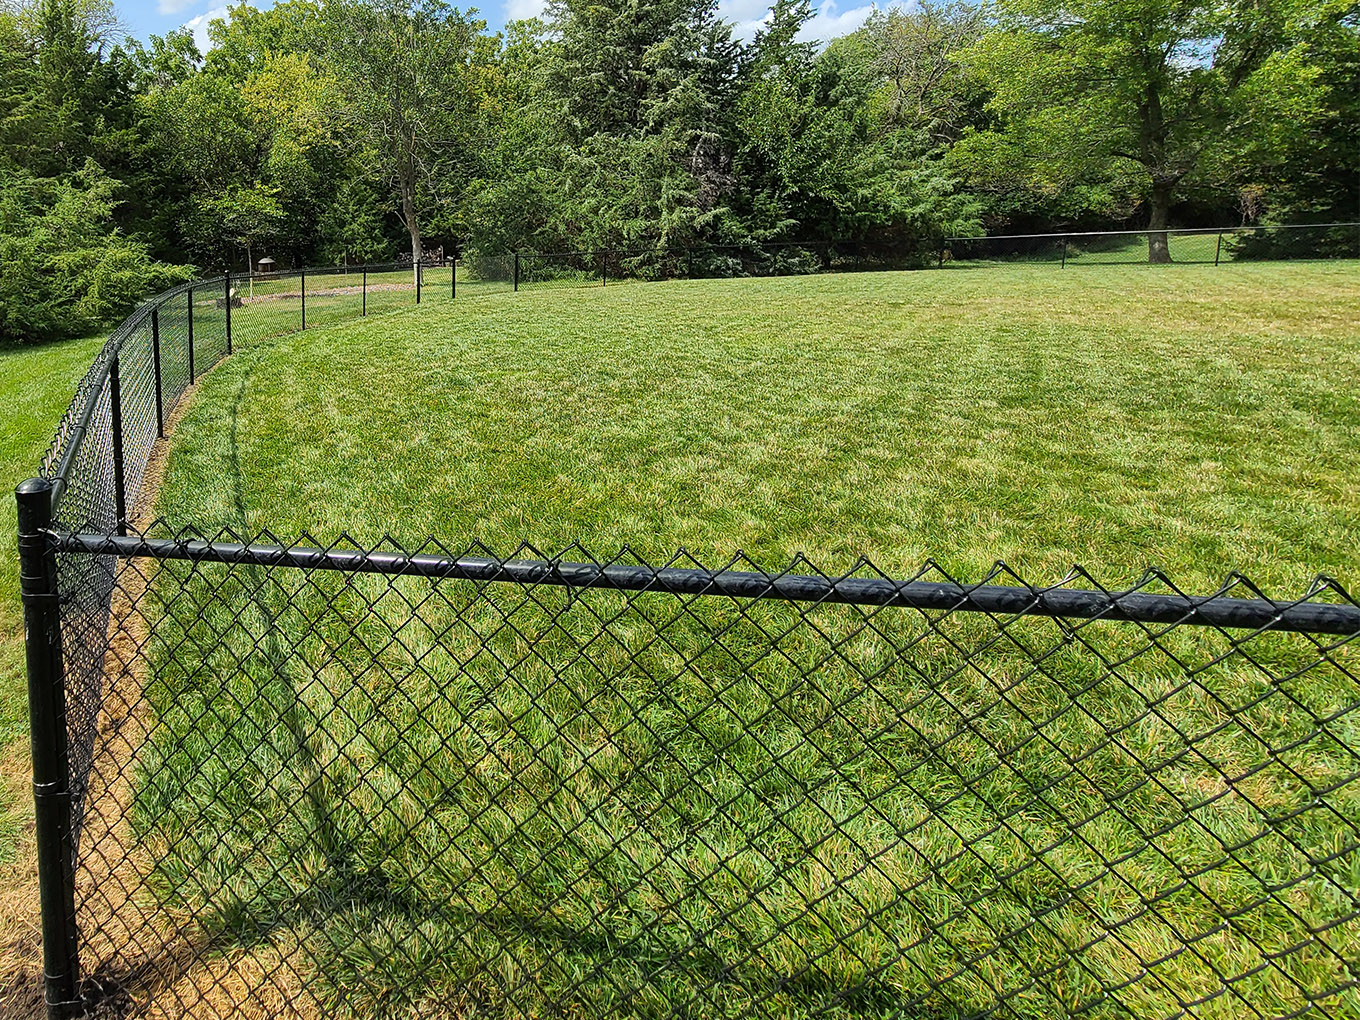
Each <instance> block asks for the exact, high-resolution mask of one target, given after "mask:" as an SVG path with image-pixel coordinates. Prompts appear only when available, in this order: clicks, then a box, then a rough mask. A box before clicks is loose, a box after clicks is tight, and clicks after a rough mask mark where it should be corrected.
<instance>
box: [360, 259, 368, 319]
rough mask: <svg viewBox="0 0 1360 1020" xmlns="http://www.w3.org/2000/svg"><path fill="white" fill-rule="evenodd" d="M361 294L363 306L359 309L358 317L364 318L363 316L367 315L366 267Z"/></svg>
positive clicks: (365, 268)
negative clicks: (362, 295)
mask: <svg viewBox="0 0 1360 1020" xmlns="http://www.w3.org/2000/svg"><path fill="white" fill-rule="evenodd" d="M363 293H364V303H363V305H362V306H361V307H360V308H359V316H360V318H362V317H363V316H365V315H367V314H368V266H364V282H363Z"/></svg>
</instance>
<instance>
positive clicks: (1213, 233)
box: [939, 223, 1360, 266]
mask: <svg viewBox="0 0 1360 1020" xmlns="http://www.w3.org/2000/svg"><path fill="white" fill-rule="evenodd" d="M1164 233H1165V240H1166V247H1167V254H1168V258H1169V259H1170V261H1172V262H1177V263H1181V264H1187V265H1224V264H1227V263H1231V262H1256V261H1268V260H1297V259H1346V258H1349V259H1354V258H1360V224H1355V223H1331V224H1320V225H1316V226H1313V225H1289V226H1277V227H1238V228H1233V229H1224V230H1219V229H1183V230H1167V231H1165V232H1164ZM1152 237H1153V235H1152V234H1151V233H1150V232H1149V231H1146V230H1143V231H1133V230H1130V231H1112V232H1101V233H1073V234H1017V235H1012V236H992V237H950V238H946V239H945V240H944V242H943V246H942V247H941V249H940V252H939V262H940V264H941V265H954V264H957V265H961V266H966V265H970V264H987V263H1052V264H1053V265H1055V266H1057V265H1060V266H1087V265H1135V264H1139V263H1142V264H1147V262H1148V256H1149V247H1150V242H1151V239H1152Z"/></svg>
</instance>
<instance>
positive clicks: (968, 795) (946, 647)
mask: <svg viewBox="0 0 1360 1020" xmlns="http://www.w3.org/2000/svg"><path fill="white" fill-rule="evenodd" d="M824 254H825V253H814V255H815V257H816V259H817V260H818V261H821V260H822V259H823V256H824ZM622 257H623V256H622V255H621V256H620V258H622ZM779 257H780V259H782V260H783V263H782V264H783V265H785V266H787V265H788V264H789V261H790V260H791V259H794V258H801V257H802V256H801V255H798V254H796V253H795V252H793V251H784V252H781V253H780V256H779ZM841 257H845V258H849V257H850V256H849V255H840V254H838V255H835V256H834V257H833V259H832V264H833V265H834V264H835V258H841ZM527 261H529V260H526V259H524V258H523V257H513V256H512V257H508V258H505V259H500V260H499V261H498V260H495V259H488V260H484V261H481V262H478V261H476V260H466V261H465V263H464V265H463V266H460V267H459V268H458V270H457V275H455V270H454V268H453V267H452V266H440V267H431V266H427V267H423V269H422V268H417V269H413V268H412V267H410V266H404V267H402V266H386V267H358V268H348V269H336V270H326V271H312V270H308V271H306V272H305V273H297V274H271V275H270V276H261V275H256V276H254V277H250V278H232V279H226V278H222V279H218V280H208V281H200V282H197V283H195V284H193V285H186V286H184V287H180V288H177V289H175V290H173V291H170V292H168V293H167V294H164V295H161V296H159V297H157V298H156V299H154V300H153V301H151V302H148V303H147V304H146V305H145V306H143V307H142V308H140V309H138V311H137V312H136V313H135V314H134V315H133V316H132V317H131V318H130V319H129V320H128V321H127V322H126V323H124V325H123V326H122V327H120V329H119V330H118V331H117V332H116V333H115V334H114V336H113V337H112V338H111V339H110V341H109V343H108V344H107V345H106V346H105V348H104V349H103V351H102V352H101V354H100V355H99V357H98V359H97V360H96V363H95V365H94V366H93V367H92V369H91V371H90V373H89V375H88V376H87V377H86V379H85V380H84V382H83V383H82V384H81V387H80V389H79V391H78V393H77V396H76V399H75V401H74V403H73V404H72V408H71V410H70V411H69V412H68V414H67V415H66V417H65V418H64V419H63V421H62V423H61V426H60V428H59V430H58V433H57V437H56V439H55V440H54V444H53V447H52V449H51V451H50V453H49V455H48V457H47V458H46V460H45V462H44V469H43V477H42V478H40V479H36V480H34V481H32V482H29V483H25V485H24V486H22V487H21V491H20V528H19V534H20V551H21V569H22V572H23V591H24V601H25V620H26V628H27V635H28V664H29V675H30V708H31V718H32V726H33V736H34V781H35V790H36V803H37V842H38V852H39V870H40V879H41V885H42V900H43V911H42V923H43V944H44V953H45V970H46V974H47V1001H48V1004H49V1012H50V1014H51V1015H52V1016H67V1015H75V1014H78V1013H82V1012H87V1013H94V1014H97V1015H104V1016H158V1017H160V1016H178V1015H193V1016H199V1015H204V1016H221V1017H227V1016H237V1015H261V1016H264V1015H268V1016H277V1015H305V1016H312V1015H316V1016H321V1015H326V1016H330V1015H348V1016H364V1017H369V1016H411V1015H441V1016H484V1015H486V1016H545V1015H551V1016H577V1015H580V1016H610V1017H614V1016H619V1017H622V1016H667V1017H682V1016H704V1017H707V1016H720V1017H733V1018H736V1017H746V1016H750V1015H760V1016H781V1017H802V1016H847V1017H848V1016H873V1017H878V1016H894V1017H898V1016H901V1017H915V1016H921V1017H926V1016H929V1017H934V1016H959V1017H965V1016H966V1017H985V1016H992V1015H997V1016H1017V1017H1026V1018H1028V1017H1049V1016H1092V1017H1103V1016H1109V1017H1124V1016H1136V1017H1178V1016H1193V1017H1204V1018H1207V1017H1240V1016H1252V1017H1280V1018H1283V1017H1293V1016H1301V1015H1317V1016H1322V1017H1355V1016H1360V989H1357V987H1356V983H1357V968H1358V967H1360V783H1357V781H1356V780H1357V778H1360V711H1357V710H1360V670H1358V669H1357V666H1358V665H1360V656H1358V655H1357V648H1358V647H1360V641H1358V640H1357V635H1360V608H1358V607H1357V606H1356V604H1355V601H1354V600H1353V599H1352V598H1351V596H1350V595H1349V594H1347V592H1346V591H1345V590H1344V589H1342V588H1341V587H1340V585H1338V584H1337V583H1335V582H1333V581H1330V580H1327V579H1324V578H1320V579H1319V580H1318V581H1317V582H1316V584H1314V585H1313V586H1312V587H1311V588H1310V589H1309V590H1308V591H1307V592H1305V593H1304V594H1303V596H1302V597H1300V598H1298V599H1296V600H1290V601H1279V600H1273V599H1271V598H1269V597H1267V595H1266V594H1265V593H1263V592H1260V591H1258V590H1256V589H1255V588H1254V587H1253V586H1252V585H1251V584H1250V582H1249V581H1247V580H1246V579H1244V578H1233V579H1231V580H1230V581H1229V582H1228V583H1227V584H1225V585H1224V587H1223V588H1222V589H1221V590H1219V591H1215V592H1211V593H1208V594H1207V595H1203V596H1192V595H1190V594H1187V593H1185V592H1182V591H1180V590H1178V589H1177V588H1176V587H1175V585H1174V583H1173V581H1172V580H1171V579H1170V578H1167V577H1164V576H1161V575H1157V574H1149V575H1147V576H1146V577H1143V578H1142V579H1140V580H1138V581H1137V583H1135V584H1133V585H1130V586H1124V587H1121V588H1120V589H1119V590H1110V589H1109V588H1108V587H1105V586H1102V585H1101V584H1100V583H1099V582H1098V581H1097V579H1095V578H1092V577H1090V576H1088V575H1085V574H1082V573H1079V572H1078V573H1074V574H1073V575H1071V576H1070V577H1068V578H1065V579H1064V580H1063V581H1062V582H1061V583H1060V584H1058V585H1055V586H1034V585H1031V584H1029V583H1027V582H1026V581H1025V580H1024V579H1022V578H1020V577H1017V576H1014V575H1013V574H1011V573H1009V572H1008V571H1006V569H1005V568H1004V567H1000V566H999V567H998V568H997V569H996V571H995V572H994V574H993V575H992V576H989V577H987V578H985V579H983V580H982V581H981V582H980V583H968V582H964V581H961V580H959V579H956V578H953V577H950V576H948V575H947V574H945V572H944V571H942V570H941V569H940V568H938V567H936V566H934V565H928V566H927V567H926V568H924V569H923V570H922V571H921V572H920V573H919V574H918V575H916V576H914V577H911V578H906V579H899V578H892V577H887V576H885V575H883V574H882V573H881V572H879V571H877V570H876V569H875V568H874V567H873V566H872V564H870V563H868V562H867V561H866V562H862V563H861V564H860V565H859V566H858V568H857V569H856V570H854V571H853V572H852V573H851V574H850V575H849V576H844V577H841V576H828V575H827V574H825V573H823V572H821V571H819V570H818V569H817V568H816V566H815V565H814V564H812V563H810V562H807V561H799V562H796V563H794V564H791V565H790V566H789V567H788V568H787V569H786V570H783V571H780V572H778V573H767V572H765V571H763V570H761V569H760V568H759V567H758V566H757V565H754V564H751V563H748V562H745V561H733V562H730V563H726V564H721V565H717V567H716V569H709V568H708V567H706V566H705V565H702V564H699V563H695V562H693V561H692V560H690V559H688V558H687V557H685V556H684V555H679V556H677V557H676V558H675V559H674V560H672V561H671V562H668V563H665V564H662V565H660V566H653V565H648V564H645V563H641V562H638V561H637V560H635V559H631V558H628V557H626V556H625V557H621V558H613V559H610V560H608V561H603V562H602V561H599V560H596V559H594V558H592V557H591V556H590V555H589V554H588V553H587V552H586V551H585V550H581V549H569V550H566V551H565V552H563V553H562V554H561V555H558V556H555V557H553V556H544V555H542V554H540V553H539V552H537V551H536V550H532V549H521V550H516V551H514V552H512V553H511V554H510V555H509V556H508V557H505V558H502V557H500V556H497V555H496V554H494V553H493V552H491V551H489V550H485V549H459V550H454V549H449V548H445V547H444V546H441V545H439V544H438V543H436V542H434V541H431V542H430V543H429V544H427V545H425V546H423V547H421V548H419V549H410V550H408V549H403V548H401V547H399V546H397V545H395V544H393V543H391V542H386V543H383V544H380V545H378V546H359V545H357V544H355V543H352V542H348V541H347V542H345V543H342V544H340V545H326V544H324V543H320V542H317V541H316V540H314V539H312V538H310V537H309V536H302V537H301V538H299V539H298V540H296V541H291V542H280V541H279V540H277V539H276V538H274V537H273V536H270V535H259V536H236V535H230V534H219V535H214V536H210V538H211V541H205V540H203V538H202V536H198V535H194V534H182V533H181V534H169V533H167V532H166V531H165V529H163V528H161V527H159V526H157V525H154V524H152V525H147V526H145V527H144V528H140V529H139V527H138V526H137V522H138V521H142V520H145V507H144V506H141V505H139V499H144V498H145V495H146V493H147V491H148V490H149V489H150V488H153V487H154V484H153V483H154V472H155V469H156V462H157V458H158V457H159V456H160V453H159V451H161V450H162V449H163V447H162V446H158V445H157V439H158V436H160V435H163V434H165V433H166V432H167V431H168V429H169V428H170V425H171V423H172V422H173V416H174V412H175V408H176V404H177V402H178V400H179V398H180V397H181V396H182V395H183V394H184V393H185V392H186V391H187V389H188V388H189V387H191V386H192V385H193V383H194V382H195V381H196V379H197V378H198V377H199V376H200V375H201V374H202V373H204V372H206V371H207V370H209V369H210V368H211V367H212V365H214V364H215V363H216V362H217V361H219V360H220V359H221V358H222V357H223V356H225V355H227V354H229V353H231V351H232V350H233V349H234V348H235V347H237V346H240V345H242V344H246V343H253V342H259V341H261V340H263V339H265V338H267V337H270V336H273V335H278V334H281V333H286V332H290V331H293V330H296V329H301V328H310V327H311V326H313V325H321V324H324V323H328V322H338V321H342V320H348V319H352V318H354V317H358V316H361V315H365V314H371V313H374V312H377V311H382V310H386V309H391V308H396V307H402V306H406V305H409V304H413V303H414V302H416V301H417V300H431V299H433V298H434V297H435V296H439V297H440V298H444V299H452V298H453V297H454V296H455V295H456V294H457V291H458V289H459V288H462V287H468V288H469V289H471V290H472V292H474V293H475V292H476V291H475V288H477V287H479V286H480V287H483V288H485V289H493V288H496V287H500V288H514V287H516V286H517V285H519V284H520V283H522V282H535V280H536V276H535V274H538V273H539V270H537V269H534V270H530V271H528V272H527V273H526V270H525V263H526V262H527ZM822 264H825V263H824V262H823V263H822ZM604 265H605V274H606V275H605V279H608V278H609V277H608V272H609V270H610V263H609V261H608V259H607V258H606V259H605V260H604ZM619 266H620V267H622V266H623V263H622V262H620V263H619ZM589 268H590V267H589V265H587V264H585V263H582V266H581V269H580V272H582V273H584V272H586V271H587V270H588V269H589ZM440 274H443V275H442V276H441V275H440ZM537 282H542V283H545V284H546V283H548V282H551V281H550V280H549V279H547V278H546V277H545V278H544V279H543V280H541V281H537ZM446 288H447V289H446Z"/></svg>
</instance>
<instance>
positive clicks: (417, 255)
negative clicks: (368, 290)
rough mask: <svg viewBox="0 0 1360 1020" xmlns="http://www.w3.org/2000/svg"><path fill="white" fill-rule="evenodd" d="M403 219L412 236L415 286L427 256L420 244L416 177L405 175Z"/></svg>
mask: <svg viewBox="0 0 1360 1020" xmlns="http://www.w3.org/2000/svg"><path fill="white" fill-rule="evenodd" d="M401 218H402V219H403V220H405V221H406V229H407V230H408V231H410V234H411V282H412V284H413V285H414V283H415V278H416V274H417V273H419V272H420V260H421V259H422V258H423V257H424V255H425V250H424V248H422V247H421V243H420V220H419V217H418V216H417V215H416V184H415V175H414V174H411V175H404V176H403V178H402V182H401Z"/></svg>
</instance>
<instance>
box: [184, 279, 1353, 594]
mask: <svg viewBox="0 0 1360 1020" xmlns="http://www.w3.org/2000/svg"><path fill="white" fill-rule="evenodd" d="M1356 280H1357V274H1356V271H1355V266H1354V265H1353V264H1338V265H1271V266H1234V267H1231V269H1220V271H1219V272H1213V271H1212V267H1184V268H1176V267H1172V268H1170V269H1165V270H1157V271H1149V270H1146V269H1140V268H1139V267H1117V268H1114V269H1082V270H1081V271H1080V272H1078V271H1076V270H1073V271H1071V272H1068V273H1065V274H1064V273H1061V272H1056V271H1053V270H1051V269H1046V268H1036V267H1020V268H1015V269H995V270H987V271H986V272H977V273H950V274H935V273H894V274H863V275H845V276H828V277H812V278H800V279H774V280H732V281H684V282H675V283H662V284H649V285H645V286H643V285H629V286H620V287H617V288H614V289H609V288H604V289H594V290H563V291H551V292H533V291H529V292H525V293H521V294H519V295H508V294H507V295H499V296H488V297H486V298H485V299H478V300H475V301H474V300H468V301H466V302H461V303H454V304H440V305H439V306H437V307H434V306H432V307H430V308H422V309H420V310H417V311H411V312H407V313H405V315H404V317H397V318H391V317H383V318H375V319H373V320H371V321H368V322H359V323H351V324H348V325H345V326H342V327H338V328H334V329H327V330H322V331H318V332H315V333H313V332H310V331H309V332H308V333H306V334H303V335H299V336H294V337H289V338H285V339H283V340H281V341H277V342H275V343H272V344H270V345H268V346H265V347H263V348H260V349H257V350H248V351H246V352H243V354H242V355H241V356H240V357H238V358H236V359H234V360H233V361H232V362H231V363H229V364H227V365H224V366H223V368H222V369H221V370H220V371H219V372H217V373H214V375H213V377H212V378H211V379H209V380H208V381H207V383H206V384H205V390H204V393H203V396H202V398H201V399H200V401H199V404H198V406H197V407H196V408H195V409H194V410H193V412H192V413H191V414H189V415H188V417H187V418H186V420H185V422H184V424H183V426H182V427H181V430H180V432H179V435H178V436H177V439H176V449H175V453H174V456H173V458H172V463H171V470H170V475H169V478H168V481H167V488H166V492H165V495H164V498H163V499H162V501H161V508H162V511H163V512H164V513H165V514H166V515H167V516H168V517H169V518H170V519H171V520H172V521H173V522H175V523H179V524H189V523H192V524H195V525H199V526H208V527H211V526H217V525H232V526H234V527H238V528H244V529H246V530H251V529H254V528H258V527H266V526H267V527H270V528H273V529H275V530H276V531H277V532H279V533H281V534H288V533H290V532H293V531H296V530H298V529H301V528H307V529H311V530H313V531H314V532H316V533H318V534H319V535H322V536H324V535H328V534H332V533H335V532H337V531H340V530H348V531H350V532H351V533H353V534H355V535H357V536H369V535H378V534H382V533H385V532H391V533H393V534H394V535H395V536H396V537H398V538H401V539H404V540H407V541H411V540H419V539H422V538H424V537H426V536H427V535H430V534H434V535H438V536H440V537H443V538H448V539H452V540H455V541H456V540H463V539H470V538H472V537H476V538H479V539H481V540H483V541H485V542H487V543H488V544H490V545H492V546H493V547H496V546H507V545H508V546H510V547H513V546H514V545H517V544H518V543H520V542H522V541H523V542H530V543H533V544H535V545H537V546H539V547H541V548H544V549H548V550H552V549H556V548H560V547H562V546H564V545H566V544H568V543H570V542H572V541H575V540H580V541H581V542H583V543H584V544H586V545H587V546H588V547H589V548H592V549H596V550H600V551H601V552H602V553H604V554H608V553H610V552H612V551H614V550H615V549H617V548H618V546H619V545H620V544H622V543H629V544H631V545H632V546H633V547H634V548H637V549H639V550H640V551H642V552H643V553H644V554H646V555H648V556H653V557H655V556H663V555H667V554H669V553H670V552H671V551H673V550H674V549H675V548H677V547H681V546H683V547H686V548H688V549H691V550H693V551H695V552H696V553H697V554H698V555H700V556H701V557H702V558H704V559H706V560H718V559H722V558H724V557H726V556H728V555H730V554H731V553H732V552H734V551H735V550H737V549H744V550H746V551H747V552H748V553H750V554H751V555H753V556H754V557H756V558H757V559H759V560H762V561H764V562H767V563H770V564H771V565H778V564H782V563H783V562H785V561H786V560H787V559H788V557H789V556H790V555H792V554H793V553H795V552H798V551H805V552H807V553H809V554H810V555H812V556H814V557H815V558H816V559H818V560H819V561H820V562H822V563H824V564H825V565H826V566H827V567H828V568H830V569H836V568H838V567H844V566H848V565H849V564H850V563H851V562H853V560H854V559H855V558H856V557H857V556H859V555H861V554H863V555H867V556H869V557H870V558H872V559H873V560H874V561H875V562H876V563H877V564H879V565H880V566H881V567H883V568H884V569H886V570H889V571H893V572H904V571H910V570H913V569H915V568H916V567H917V566H918V565H919V564H920V563H921V562H922V561H923V560H924V559H926V558H927V557H935V558H936V559H938V560H939V561H940V562H942V563H943V564H944V565H945V566H946V567H947V568H948V569H950V570H951V571H955V572H958V573H959V574H961V575H964V576H970V577H976V576H978V575H979V574H980V573H981V572H982V571H984V570H986V569H987V568H988V567H990V566H991V564H992V563H993V561H994V560H996V559H1004V560H1006V561H1007V562H1009V563H1011V564H1012V565H1014V566H1016V567H1017V568H1018V569H1021V570H1022V571H1024V572H1026V573H1027V574H1028V575H1031V576H1032V577H1033V578H1034V579H1035V580H1036V581H1041V580H1049V579H1052V578H1053V577H1055V576H1057V575H1059V574H1061V573H1062V572H1064V571H1065V570H1066V568H1067V567H1068V566H1069V565H1070V564H1072V563H1074V562H1079V563H1082V564H1083V565H1085V566H1087V567H1088V568H1090V569H1092V570H1094V571H1096V572H1097V573H1098V574H1100V575H1101V576H1102V577H1105V578H1109V579H1111V580H1112V581H1114V580H1118V579H1127V578H1130V577H1132V576H1134V575H1136V574H1137V573H1139V572H1140V571H1141V570H1142V569H1143V568H1144V567H1146V566H1149V565H1155V566H1160V567H1163V568H1165V569H1167V570H1168V571H1170V572H1171V573H1172V574H1174V575H1175V577H1176V578H1177V580H1178V581H1179V582H1180V583H1182V584H1184V585H1189V586H1191V587H1198V588H1201V589H1203V588H1206V587H1208V586H1211V585H1213V584H1215V583H1217V582H1218V581H1220V580H1221V579H1222V578H1223V577H1224V575H1225V574H1226V573H1227V572H1229V571H1231V570H1243V571H1245V572H1247V573H1249V574H1250V575H1251V576H1253V577H1254V578H1256V579H1257V580H1258V581H1260V582H1261V583H1263V584H1267V585H1271V586H1279V587H1282V588H1283V589H1285V590H1287V591H1290V592H1293V591H1297V590H1298V589H1299V588H1300V586H1301V585H1303V584H1304V583H1306V581H1307V580H1308V579H1310V578H1311V577H1312V576H1313V574H1314V573H1316V572H1318V571H1327V572H1331V573H1336V574H1338V575H1340V576H1342V577H1343V578H1344V577H1346V576H1347V575H1348V574H1350V573H1353V568H1354V565H1355V562H1354V549H1355V536H1356V530H1355V528H1356V525H1355V522H1356V521H1357V519H1360V515H1358V513H1357V511H1360V479H1358V478H1357V475H1356V473H1355V471H1354V470H1353V469H1354V465H1355V464H1356V463H1357V454H1360V430H1357V428H1356V425H1357V421H1358V420H1360V395H1358V394H1357V392H1356V390H1355V389H1354V387H1351V386H1348V385H1346V384H1345V380H1347V379H1353V378H1355V377H1356V374H1357V368H1358V367H1360V327H1358V326H1357V323H1356V318H1355V315H1354V302H1355V300H1356V298H1357V296H1360V288H1358V287H1357V283H1356Z"/></svg>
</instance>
